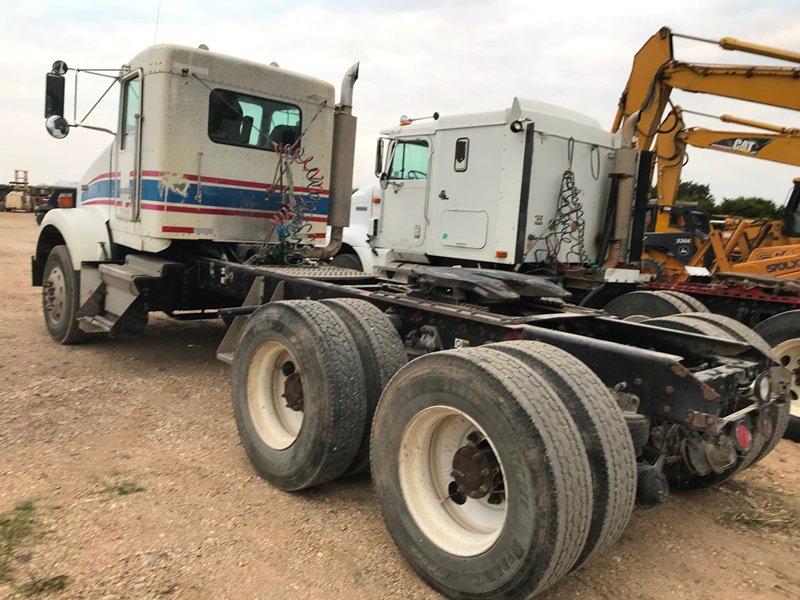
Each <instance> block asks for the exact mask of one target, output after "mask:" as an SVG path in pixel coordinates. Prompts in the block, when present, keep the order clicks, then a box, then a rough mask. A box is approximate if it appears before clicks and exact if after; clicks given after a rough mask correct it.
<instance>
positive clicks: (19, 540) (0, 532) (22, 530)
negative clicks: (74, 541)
mask: <svg viewBox="0 0 800 600" xmlns="http://www.w3.org/2000/svg"><path fill="white" fill-rule="evenodd" d="M35 512H36V509H35V507H34V505H33V502H32V501H31V500H26V501H24V502H19V503H17V504H16V506H14V508H12V509H11V510H9V511H6V512H4V513H2V514H0V582H8V581H11V580H12V579H13V578H14V569H15V568H16V566H17V556H16V552H17V549H18V548H20V547H22V546H24V545H25V544H27V543H30V542H31V541H32V539H33V538H34V537H35V535H36V526H37V523H36V515H35Z"/></svg>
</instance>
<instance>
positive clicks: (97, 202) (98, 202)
mask: <svg viewBox="0 0 800 600" xmlns="http://www.w3.org/2000/svg"><path fill="white" fill-rule="evenodd" d="M89 204H95V205H97V206H100V205H105V206H114V201H113V200H87V201H86V202H81V205H82V206H87V205H89Z"/></svg>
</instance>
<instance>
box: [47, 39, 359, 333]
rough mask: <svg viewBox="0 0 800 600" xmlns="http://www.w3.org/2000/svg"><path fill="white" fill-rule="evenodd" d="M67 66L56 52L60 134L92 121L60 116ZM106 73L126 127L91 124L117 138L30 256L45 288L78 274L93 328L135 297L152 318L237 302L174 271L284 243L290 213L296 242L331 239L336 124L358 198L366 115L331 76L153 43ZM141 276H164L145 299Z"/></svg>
mask: <svg viewBox="0 0 800 600" xmlns="http://www.w3.org/2000/svg"><path fill="white" fill-rule="evenodd" d="M68 70H69V68H68V67H67V65H66V64H65V63H64V62H62V61H56V63H54V65H53V70H52V72H51V73H48V74H47V94H46V103H45V117H46V118H47V119H48V120H47V127H48V131H49V132H50V133H51V135H53V136H54V137H57V138H63V137H66V135H67V134H68V133H69V131H70V130H71V129H72V128H77V127H87V125H84V124H83V121H80V122H75V123H72V124H70V123H69V122H68V121H67V119H66V118H65V117H64V116H63V115H64V104H65V102H64V87H65V86H64V75H65V74H66V73H67V71H68ZM78 71H80V72H81V74H83V73H84V72H85V71H84V70H80V69H79V70H78ZM108 71H111V72H112V73H114V74H113V75H112V76H111V78H112V79H114V80H115V81H114V83H113V84H112V85H118V86H119V104H118V118H117V123H116V126H115V127H114V128H113V129H104V128H101V127H94V126H92V127H90V129H100V130H101V131H106V132H107V133H108V134H111V136H112V138H111V141H110V142H109V144H108V146H107V147H106V148H105V149H104V150H103V151H102V152H101V153H100V155H99V156H97V157H96V158H95V159H94V161H93V162H92V163H91V165H90V166H89V168H88V169H87V170H86V172H85V173H84V175H83V176H82V177H81V180H80V183H79V186H78V189H77V202H76V206H75V207H74V208H69V209H61V208H55V209H53V210H50V211H48V212H47V214H46V215H45V216H44V218H43V219H42V222H41V228H40V232H39V238H38V241H37V246H36V251H35V253H34V256H33V257H32V271H33V283H34V285H44V286H45V287H46V288H47V289H46V292H47V293H46V296H47V295H48V294H49V292H50V290H51V288H55V289H62V287H63V286H62V285H61V283H60V282H62V280H63V279H64V278H67V279H74V287H75V288H78V289H76V294H77V296H76V298H75V299H74V301H71V304H73V305H74V306H70V307H69V311H70V314H73V315H77V317H76V318H77V320H78V321H79V322H80V323H79V326H80V329H81V330H82V331H84V332H95V331H98V330H99V331H106V332H110V331H112V330H113V329H114V328H115V327H116V326H117V325H118V324H119V323H122V322H123V321H125V319H122V318H121V317H122V316H123V315H124V314H125V313H127V312H129V311H130V310H133V309H134V308H136V307H137V306H138V307H139V308H138V309H136V310H137V311H139V312H142V311H143V312H144V314H146V312H148V311H151V310H165V311H173V310H183V309H187V310H190V309H205V308H207V307H211V306H227V305H228V304H227V302H230V301H231V300H221V299H219V298H216V297H209V296H207V295H205V296H204V295H203V294H197V295H195V296H194V297H193V298H192V299H191V300H190V299H188V298H187V296H186V294H185V293H180V292H179V291H178V288H177V286H175V285H174V281H172V280H171V279H170V281H169V282H167V281H166V279H164V278H165V277H166V273H167V272H168V271H171V270H173V271H174V270H176V271H175V273H173V277H174V276H176V274H177V273H180V272H184V271H185V268H186V265H187V264H189V262H190V261H191V259H192V258H196V257H200V256H215V257H221V256H223V257H230V256H234V254H235V250H232V248H235V247H236V245H239V244H257V245H262V244H263V245H267V244H274V243H276V242H278V241H279V239H282V236H283V233H277V231H278V230H281V232H283V231H284V230H286V228H287V221H289V220H290V217H291V216H292V215H297V218H296V219H295V221H297V223H295V222H294V221H293V222H292V223H291V224H292V225H295V229H294V230H292V231H293V232H294V234H296V235H294V237H293V239H292V240H291V243H289V242H287V245H293V247H295V248H296V247H298V246H302V249H303V251H306V250H308V249H313V248H322V246H321V244H323V243H324V237H325V228H326V225H327V224H329V213H330V198H331V189H333V186H334V185H335V175H334V173H333V171H334V170H335V169H334V163H335V162H336V161H335V160H334V158H333V156H334V141H335V140H334V138H335V135H334V128H335V122H338V123H339V126H338V127H339V130H340V135H339V138H340V140H345V141H344V142H342V143H344V144H345V147H341V144H340V151H339V152H338V155H339V159H338V160H339V163H338V164H339V165H340V166H339V167H338V172H339V173H340V174H341V177H340V178H339V179H340V181H341V187H342V188H343V189H347V194H348V195H349V193H350V189H351V185H352V184H351V182H352V143H351V142H352V140H351V138H353V136H354V130H355V118H354V117H352V116H351V115H350V113H349V110H350V104H345V105H343V104H341V103H340V104H337V103H336V101H335V97H334V86H333V85H332V84H330V83H328V82H325V81H321V80H319V79H316V78H314V77H310V76H308V75H302V74H299V73H294V72H291V71H287V70H285V69H281V68H280V67H278V66H277V65H276V64H274V63H273V64H270V65H267V64H259V63H256V62H252V61H248V60H243V59H239V58H234V57H231V56H225V55H223V54H218V53H215V52H211V51H209V50H208V49H207V48H206V47H205V46H201V47H199V48H190V47H185V46H178V45H174V44H159V45H155V46H151V47H149V48H146V49H145V50H143V51H142V52H140V53H139V54H137V55H136V56H135V57H133V58H132V59H131V60H130V61H128V62H127V63H126V64H125V65H124V66H122V67H121V68H120V69H119V70H118V71H117V70H110V69H109V70H108ZM357 72H358V70H357V65H354V66H353V67H352V68H351V70H350V71H348V74H347V75H346V76H345V81H344V82H343V90H344V91H345V92H347V94H348V95H349V96H351V95H352V84H353V82H354V81H355V78H356V77H357ZM84 76H85V75H84ZM106 76H108V75H106ZM348 90H349V91H348ZM101 99H102V98H101ZM345 101H346V102H348V103H349V102H351V100H349V99H348V96H347V95H346V97H345ZM337 119H338V120H337ZM348 162H349V167H348ZM290 165H291V168H290ZM341 165H344V167H342V166H341ZM290 171H291V172H290ZM293 176H294V179H292V177H293ZM345 203H346V200H345ZM287 206H289V208H290V209H291V207H301V208H296V209H295V210H294V212H292V211H291V210H288V212H287V208H286V207H287ZM300 213H302V214H300ZM298 223H299V224H298ZM339 229H341V227H339ZM59 246H63V247H64V250H63V252H62V256H61V263H63V264H61V265H60V268H61V269H62V271H63V270H66V272H67V273H68V274H66V275H65V274H64V273H62V274H61V275H62V276H61V277H57V278H56V280H55V281H54V280H51V279H49V274H50V272H49V271H48V265H47V261H48V257H50V255H51V253H52V252H53V250H54V249H55V248H56V247H59ZM309 251H311V250H309ZM51 267H53V266H52V265H51ZM144 279H146V280H148V281H150V282H151V283H154V282H158V281H160V282H161V283H160V284H158V285H156V286H155V288H158V289H157V291H154V290H155V288H153V290H151V292H152V293H151V294H149V296H148V298H147V299H144V298H140V296H142V289H140V287H141V286H142V285H144V284H143V283H141V281H143V280H144ZM134 280H138V281H140V284H138V285H134V284H133V281H134ZM67 287H70V286H67ZM69 293H71V292H69ZM54 302H55V301H54ZM48 314H49V313H48ZM51 333H52V331H51ZM56 337H57V338H58V337H59V336H56Z"/></svg>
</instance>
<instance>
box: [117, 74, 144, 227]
mask: <svg viewBox="0 0 800 600" xmlns="http://www.w3.org/2000/svg"><path fill="white" fill-rule="evenodd" d="M142 80H143V73H142V71H141V69H139V70H137V71H134V72H133V73H130V74H129V75H126V76H125V77H124V78H123V79H122V91H121V94H120V122H119V139H118V140H117V161H116V169H115V170H116V173H115V175H116V177H115V178H112V181H113V182H114V185H113V186H112V189H113V190H114V193H113V195H114V200H115V202H114V211H115V213H116V216H117V217H119V218H121V219H125V220H128V221H136V220H138V219H139V202H140V200H141V188H142V167H141V157H142V120H143V116H142V90H143V86H142Z"/></svg>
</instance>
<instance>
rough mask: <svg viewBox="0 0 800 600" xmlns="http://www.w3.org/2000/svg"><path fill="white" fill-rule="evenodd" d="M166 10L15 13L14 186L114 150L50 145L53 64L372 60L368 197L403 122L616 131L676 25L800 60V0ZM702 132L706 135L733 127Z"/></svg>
mask: <svg viewBox="0 0 800 600" xmlns="http://www.w3.org/2000/svg"><path fill="white" fill-rule="evenodd" d="M160 4H161V7H160V17H159V23H158V28H157V30H156V14H157V13H158V8H159V1H158V0H138V1H136V2H131V1H130V0H127V1H124V2H121V1H116V0H107V1H106V2H103V3H99V2H85V1H83V0H70V1H69V2H64V1H63V0H59V1H57V2H55V1H54V2H46V1H39V2H30V1H26V2H14V1H8V0H4V1H2V2H0V7H2V11H0V26H1V27H2V32H3V33H2V36H0V81H2V93H0V118H1V121H0V122H2V127H3V143H2V144H0V180H3V179H6V178H8V179H10V178H11V177H12V175H13V170H14V169H15V168H24V169H28V171H29V172H30V177H31V180H32V182H33V183H46V182H54V181H56V180H78V179H79V178H80V176H81V174H82V173H83V171H84V169H85V168H86V167H87V166H88V164H89V163H90V162H91V159H92V158H93V157H94V156H95V155H96V154H97V153H98V152H99V151H100V149H101V148H102V147H104V146H105V145H106V144H107V143H108V137H107V135H106V134H103V133H96V132H91V131H87V130H75V131H73V132H71V134H70V136H69V137H68V138H67V139H66V140H54V139H52V138H50V137H49V136H48V135H47V133H46V132H45V128H44V119H43V118H42V112H43V103H44V100H43V87H44V85H43V84H44V81H43V80H44V74H45V72H46V71H48V70H49V68H50V65H51V63H52V62H53V60H54V59H63V60H65V61H66V62H67V63H68V64H69V65H71V66H77V67H91V68H101V67H117V66H119V65H120V64H123V63H124V62H125V61H127V60H128V59H129V58H131V57H132V56H133V55H134V54H136V53H137V52H138V51H139V50H141V49H142V48H143V47H144V46H146V45H149V44H151V43H152V42H153V41H154V39H155V40H156V41H158V42H174V43H179V44H186V45H192V46H196V45H198V44H200V43H204V44H207V45H208V46H209V47H210V48H211V50H214V51H219V52H223V53H226V54H231V55H235V56H240V57H243V58H248V59H251V60H256V61H261V62H266V63H268V62H271V61H277V62H278V63H279V64H280V65H281V66H282V67H285V68H288V69H292V70H295V71H299V72H303V73H308V74H310V75H314V76H317V77H320V78H322V79H325V80H328V81H332V82H335V83H336V84H337V85H338V82H339V81H341V76H342V74H343V73H344V71H345V70H346V69H347V67H348V66H350V64H352V63H353V62H354V61H356V60H360V61H361V79H360V80H359V82H358V84H357V87H356V94H355V104H356V107H355V112H356V114H357V115H358V117H359V137H358V148H357V155H356V183H357V184H364V183H368V182H369V181H370V178H371V170H372V165H373V151H374V143H375V142H374V140H375V138H376V135H377V132H378V131H379V130H380V129H382V128H384V127H387V126H391V125H394V124H396V123H397V121H398V117H399V116H400V115H401V114H408V115H412V116H414V115H427V114H430V113H432V112H433V111H434V110H436V111H439V112H440V113H442V114H454V113H460V112H468V111H479V110H493V109H499V108H505V107H507V106H509V105H510V104H511V101H512V99H513V97H514V96H521V97H526V98H533V99H537V100H542V101H546V102H551V103H555V104H560V105H563V106H566V107H568V108H571V109H574V110H578V111H580V112H583V113H586V114H588V115H590V116H592V117H594V118H596V119H597V120H598V121H600V123H601V124H602V125H603V126H605V127H610V125H611V121H612V119H613V116H614V112H615V109H616V103H617V99H618V97H619V93H620V91H621V90H622V88H623V86H624V85H625V82H626V80H627V77H628V73H629V69H630V64H631V60H632V58H633V55H634V53H635V52H636V50H637V49H638V48H639V47H640V46H641V45H642V44H643V43H644V42H645V40H646V39H647V38H648V37H649V36H650V35H652V34H653V33H655V32H656V31H657V30H658V29H659V28H660V27H661V26H663V25H668V26H670V27H671V28H672V29H673V30H674V31H677V32H683V33H690V34H695V35H699V36H703V37H709V38H715V39H716V38H720V37H723V36H733V37H737V38H740V39H743V40H749V41H754V42H759V43H762V44H767V45H773V46H777V47H781V48H786V49H791V50H795V51H800V3H798V2H797V0H786V1H775V2H753V1H752V0H705V1H704V2H690V1H685V0H670V1H669V2H662V3H658V2H641V0H635V1H629V0H615V2H598V1H597V0H594V1H590V2H574V1H569V0H560V1H557V2H532V1H527V2H526V1H521V0H503V1H496V2H492V1H482V2H481V1H472V0H454V1H450V0H445V1H443V2H435V1H430V0H429V1H418V0H406V1H405V2H390V1H387V0H377V1H373V2H370V3H362V2H355V1H353V0H337V1H333V2H326V1H318V2H295V3H287V2H255V1H238V2H219V1H217V0H213V1H212V0H202V1H195V2H191V1H188V0H162V1H161V3H160ZM676 46H677V47H676V54H677V56H678V58H682V59H685V60H693V61H698V62H737V61H739V62H756V63H770V62H771V61H769V60H766V59H764V60H759V59H758V58H757V57H755V58H754V57H749V56H747V55H741V54H738V55H737V54H736V53H731V52H726V51H723V50H720V49H719V48H717V47H715V46H711V45H707V44H699V43H696V42H683V41H682V42H680V43H678V44H676ZM772 62H775V61H772ZM776 64H780V63H776ZM784 64H786V63H784ZM102 87H103V82H102V81H96V82H91V83H90V81H89V79H85V80H84V79H82V80H81V84H80V94H79V106H78V112H79V113H81V112H82V111H85V110H86V109H88V108H89V106H91V104H92V103H93V102H94V101H95V100H96V98H97V96H98V95H99V92H100V91H102ZM70 88H71V85H68V88H67V92H68V94H71V93H72V92H71V89H70ZM673 98H674V100H676V102H677V103H679V104H681V105H682V106H684V107H685V108H691V109H694V110H700V111H705V112H712V113H715V114H720V113H724V112H728V113H732V114H736V115H739V116H744V117H749V118H752V119H759V120H764V121H769V122H774V123H780V124H783V125H787V126H800V118H798V117H800V115H798V114H796V113H793V112H790V111H784V110H780V109H774V108H770V107H763V106H757V105H749V104H747V103H742V102H737V101H733V100H724V99H719V98H713V97H711V98H710V97H703V96H698V95H694V94H687V93H681V92H675V93H674V96H673ZM116 100H117V98H116V94H114V96H113V97H109V98H108V99H107V100H106V101H104V103H103V104H102V105H101V106H100V107H99V109H98V110H97V111H96V115H95V117H94V118H93V119H91V118H90V120H89V121H87V122H91V123H93V124H95V125H104V126H107V127H113V126H114V123H115V119H114V114H115V112H116V106H117V105H116ZM79 117H80V114H79ZM690 119H691V120H690V121H689V119H687V121H688V122H689V124H691V125H702V126H706V127H712V128H725V127H730V126H728V125H725V124H720V123H719V122H716V121H713V120H708V119H703V118H700V117H690ZM798 175H800V170H798V169H795V168H792V167H788V166H782V165H774V164H770V163H766V162H763V161H757V160H751V159H747V158H739V157H732V156H725V155H720V154H718V153H714V152H712V151H701V150H695V151H694V152H691V154H690V161H689V164H688V165H687V167H686V168H685V169H684V178H688V179H693V180H695V181H699V182H705V183H710V184H711V189H712V192H713V193H714V195H715V196H716V197H717V198H718V199H721V198H723V197H730V196H737V195H760V196H764V197H767V198H770V199H772V200H775V201H776V202H779V203H783V202H784V201H785V199H786V195H787V192H788V190H789V189H790V187H791V180H792V178H793V177H795V176H798Z"/></svg>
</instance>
